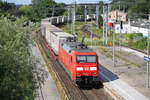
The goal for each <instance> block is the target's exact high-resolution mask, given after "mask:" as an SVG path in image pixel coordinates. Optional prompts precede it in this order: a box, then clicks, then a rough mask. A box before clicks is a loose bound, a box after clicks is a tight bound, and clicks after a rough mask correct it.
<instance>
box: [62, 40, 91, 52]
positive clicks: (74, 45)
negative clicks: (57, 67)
mask: <svg viewBox="0 0 150 100" xmlns="http://www.w3.org/2000/svg"><path fill="white" fill-rule="evenodd" d="M62 48H64V49H65V51H67V52H68V53H71V51H72V50H75V51H78V52H93V50H92V49H90V48H88V47H87V46H85V45H83V44H81V43H79V42H65V43H64V44H63V46H62Z"/></svg>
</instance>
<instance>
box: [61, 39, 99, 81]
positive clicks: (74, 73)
mask: <svg viewBox="0 0 150 100" xmlns="http://www.w3.org/2000/svg"><path fill="white" fill-rule="evenodd" d="M58 54H59V60H60V62H61V63H62V64H63V65H64V68H65V70H66V71H67V72H68V74H69V76H70V77H71V79H72V80H74V81H75V82H76V83H82V82H84V83H93V82H96V83H97V82H98V83H99V82H100V80H99V63H98V56H97V54H96V52H94V51H93V50H92V49H90V48H88V47H87V46H85V45H83V44H82V43H79V42H76V41H67V42H64V43H63V44H61V46H60V47H59V53H58Z"/></svg>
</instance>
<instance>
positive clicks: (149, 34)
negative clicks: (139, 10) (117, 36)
mask: <svg viewBox="0 0 150 100" xmlns="http://www.w3.org/2000/svg"><path fill="white" fill-rule="evenodd" d="M149 22H150V14H149ZM149 38H150V25H149V31H148V38H147V57H148V58H149V46H150V41H149ZM146 70H147V71H146V73H147V75H146V78H147V79H146V80H147V81H146V88H149V70H150V68H149V61H147V68H146Z"/></svg>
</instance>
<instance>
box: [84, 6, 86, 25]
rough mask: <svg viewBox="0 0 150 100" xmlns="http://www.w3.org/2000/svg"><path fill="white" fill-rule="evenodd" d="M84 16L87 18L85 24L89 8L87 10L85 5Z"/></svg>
mask: <svg viewBox="0 0 150 100" xmlns="http://www.w3.org/2000/svg"><path fill="white" fill-rule="evenodd" d="M84 16H85V19H84V20H85V22H86V19H87V8H86V5H85V8H84Z"/></svg>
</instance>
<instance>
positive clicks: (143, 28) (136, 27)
mask: <svg viewBox="0 0 150 100" xmlns="http://www.w3.org/2000/svg"><path fill="white" fill-rule="evenodd" d="M149 25H150V23H149V22H142V21H141V22H134V21H133V22H131V23H130V21H129V22H128V23H125V22H124V23H123V29H121V30H120V23H114V31H115V33H120V32H121V33H142V34H143V36H148V33H149V32H150V31H149Z"/></svg>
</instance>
